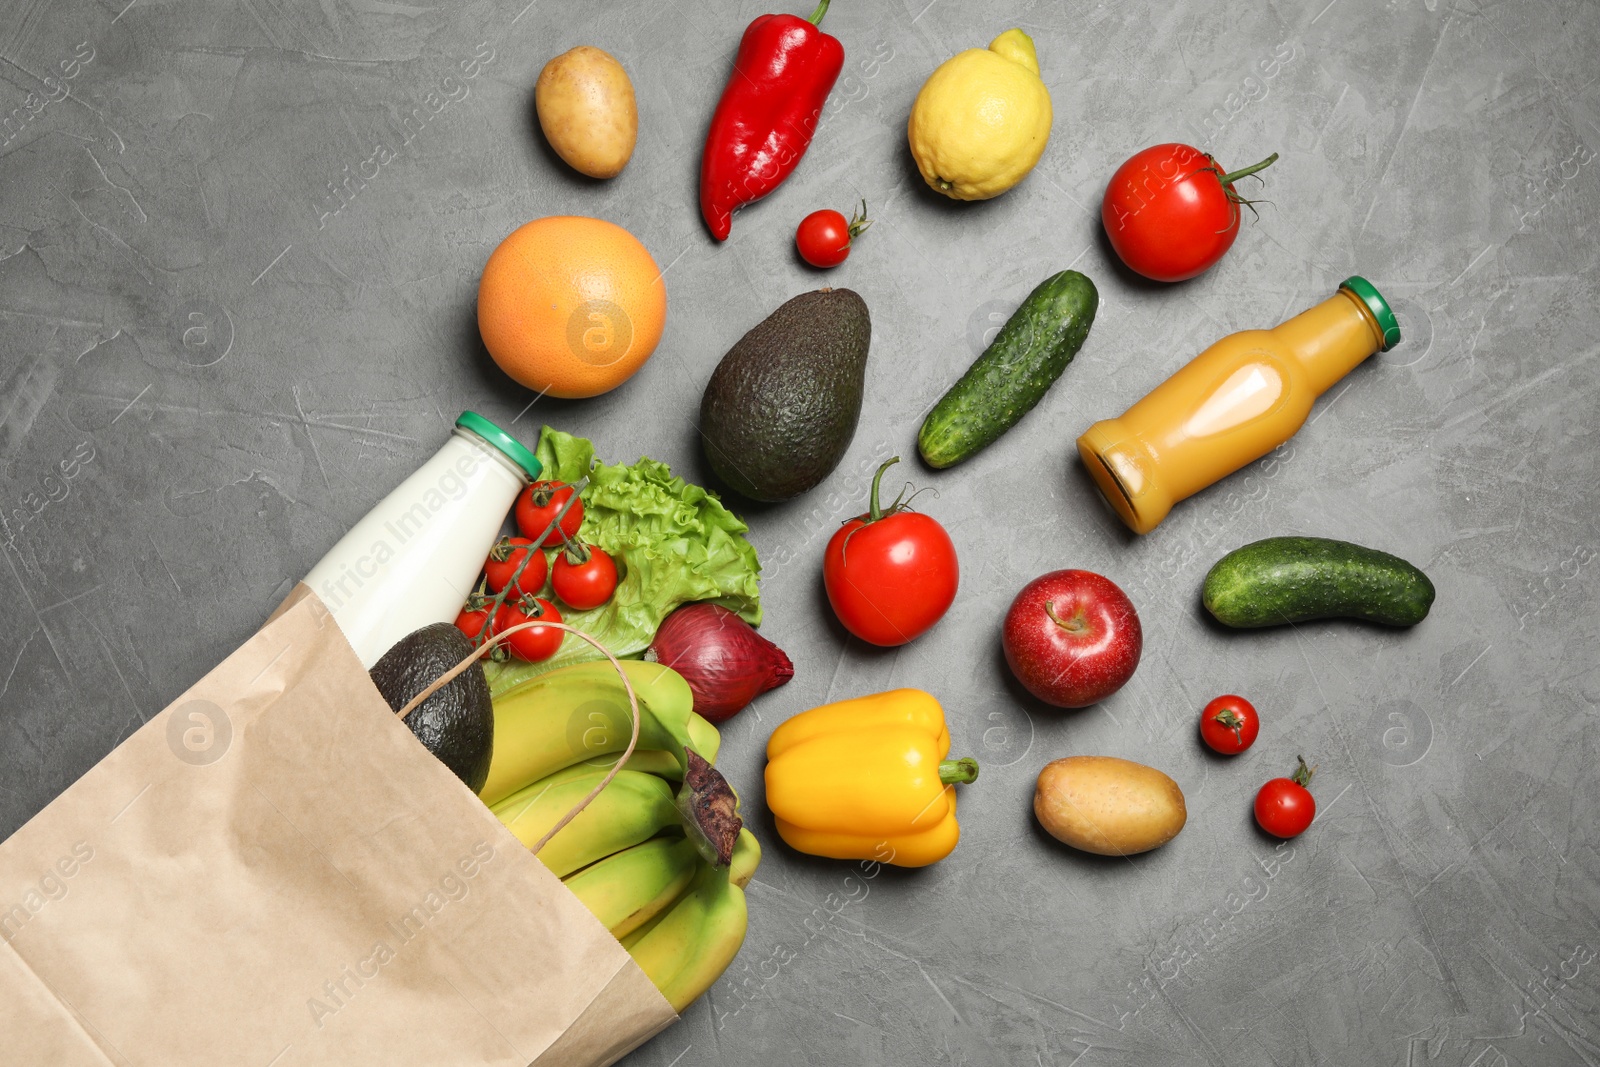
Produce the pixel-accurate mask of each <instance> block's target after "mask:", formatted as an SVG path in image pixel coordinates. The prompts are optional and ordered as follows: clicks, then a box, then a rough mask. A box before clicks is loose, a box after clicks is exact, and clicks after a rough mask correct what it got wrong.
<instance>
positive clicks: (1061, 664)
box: [1001, 570, 1144, 708]
mask: <svg viewBox="0 0 1600 1067" xmlns="http://www.w3.org/2000/svg"><path fill="white" fill-rule="evenodd" d="M1001 640H1002V642H1003V644H1004V645H1005V650H1006V662H1007V663H1008V664H1010V665H1011V673H1012V674H1015V675H1016V676H1017V681H1019V682H1021V683H1022V684H1023V685H1024V686H1026V687H1027V689H1028V692H1030V693H1032V694H1033V695H1034V696H1036V697H1038V698H1039V699H1040V700H1042V701H1044V702H1045V703H1046V704H1054V705H1055V706H1056V707H1058V708H1082V707H1087V706H1088V705H1090V704H1093V703H1095V702H1096V701H1100V700H1104V699H1105V698H1106V697H1108V696H1110V695H1111V694H1112V693H1115V692H1116V691H1117V690H1118V689H1121V688H1122V686H1123V684H1124V683H1126V682H1127V680H1128V679H1129V678H1132V677H1133V669H1134V668H1135V667H1137V666H1138V665H1139V653H1140V652H1141V651H1142V650H1143V649H1144V630H1143V629H1141V628H1140V626H1139V613H1138V612H1137V611H1135V610H1134V609H1133V601H1131V600H1129V599H1128V594H1126V593H1124V592H1123V591H1122V590H1121V589H1119V588H1118V587H1117V585H1116V583H1115V582H1113V581H1111V579H1109V578H1104V577H1101V576H1100V575H1098V574H1095V573H1094V572H1092V571H1071V570H1069V571H1051V572H1050V573H1049V574H1045V575H1041V576H1040V577H1038V578H1035V579H1034V580H1033V581H1031V582H1029V583H1028V584H1027V585H1025V586H1023V587H1022V592H1020V593H1018V594H1017V598H1016V599H1015V600H1013V601H1012V602H1011V610H1010V611H1008V612H1006V622H1005V628H1004V630H1003V631H1002V633H1001Z"/></svg>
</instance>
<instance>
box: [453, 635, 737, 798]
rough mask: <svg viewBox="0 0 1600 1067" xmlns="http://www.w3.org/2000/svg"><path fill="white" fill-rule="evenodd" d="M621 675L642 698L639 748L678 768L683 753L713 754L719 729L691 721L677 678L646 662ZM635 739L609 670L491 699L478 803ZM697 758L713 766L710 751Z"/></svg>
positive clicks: (633, 663) (577, 672) (550, 677)
mask: <svg viewBox="0 0 1600 1067" xmlns="http://www.w3.org/2000/svg"><path fill="white" fill-rule="evenodd" d="M622 667H623V670H624V671H626V672H627V675H628V680H629V681H630V682H631V683H632V685H633V690H634V693H635V694H636V695H637V696H638V697H639V716H640V717H639V744H638V747H639V748H644V749H664V750H666V751H668V752H670V753H672V755H673V756H674V757H675V758H676V759H677V760H678V761H679V763H680V765H681V764H682V763H683V758H684V757H683V749H684V746H685V745H688V746H689V747H691V748H694V749H695V750H696V751H700V749H701V748H702V747H706V746H708V745H709V747H711V748H713V749H715V748H716V747H717V745H716V743H715V742H714V741H713V739H714V738H716V737H717V734H716V727H714V726H712V725H711V724H710V723H708V722H705V720H703V719H701V720H700V722H694V721H693V720H694V719H697V718H699V716H696V715H695V714H694V710H693V709H694V694H693V692H692V691H691V690H690V689H689V683H688V682H685V681H684V680H683V678H682V676H680V675H679V674H678V673H677V672H676V671H674V670H672V669H671V668H670V667H664V666H662V665H661V664H659V663H646V662H644V661H643V660H623V661H622ZM632 731H633V724H632V720H631V716H630V714H629V709H628V697H627V691H626V690H625V689H624V688H623V685H622V679H621V678H619V677H617V672H616V671H615V670H614V669H613V668H612V666H611V664H609V663H606V662H603V661H602V662H598V663H577V664H574V665H572V666H570V667H562V668H560V669H559V670H554V671H549V672H548V673H545V674H541V675H539V676H538V677H536V678H533V679H530V680H529V681H527V682H524V683H522V684H521V685H519V686H516V687H515V688H513V689H511V690H508V691H507V692H505V693H503V694H501V695H500V696H498V697H496V698H495V701H494V754H493V757H492V758H491V760H490V762H489V778H488V780H487V781H486V782H485V783H484V786H483V788H482V789H481V790H479V791H478V795H479V796H480V797H482V798H483V802H484V803H485V804H489V805H491V806H492V805H494V804H497V803H499V802H500V801H502V800H504V799H505V798H506V797H508V796H510V795H511V794H512V793H514V792H516V791H517V790H519V789H522V788H523V787H525V786H527V785H528V784H529V783H530V782H535V781H537V780H539V779H541V778H544V777H545V776H547V775H549V774H552V773H554V772H555V771H558V770H561V769H562V768H563V767H570V766H572V765H573V764H575V763H580V762H582V761H584V760H588V759H593V758H594V757H596V756H604V755H607V754H609V753H613V752H621V751H622V750H623V749H625V748H627V747H628V738H629V736H630V735H631V733H632ZM697 742H698V743H697ZM701 755H702V756H705V758H706V759H708V760H711V759H714V758H715V752H714V751H713V752H712V753H711V754H710V755H707V754H706V753H704V752H701Z"/></svg>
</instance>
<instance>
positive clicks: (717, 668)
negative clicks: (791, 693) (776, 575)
mask: <svg viewBox="0 0 1600 1067" xmlns="http://www.w3.org/2000/svg"><path fill="white" fill-rule="evenodd" d="M645 659H647V660H650V661H651V662H652V663H660V664H663V665H665V666H668V667H671V668H672V669H673V670H675V671H677V672H678V673H679V674H681V675H683V680H684V681H686V682H688V683H689V688H690V690H692V691H693V692H694V710H695V711H696V712H697V713H698V714H700V715H701V716H703V717H705V718H706V719H709V720H710V721H711V722H713V723H722V722H726V721H728V720H729V719H731V718H733V717H734V715H736V714H738V713H739V712H740V711H742V710H743V709H744V708H745V706H746V705H748V704H749V703H750V702H751V701H752V700H754V699H755V698H756V697H758V696H760V695H761V694H762V693H765V692H766V691H767V690H769V689H775V688H777V687H778V686H780V685H782V684H783V683H784V682H787V681H788V680H789V679H790V678H792V677H794V664H793V663H791V662H790V660H789V657H788V656H786V655H784V652H783V649H781V648H779V647H778V646H777V645H775V644H773V643H772V642H771V641H768V640H767V639H766V638H765V637H762V636H761V635H760V634H758V633H756V631H755V627H753V626H751V625H750V624H749V623H747V622H745V621H744V620H743V619H741V618H739V616H738V615H737V614H735V613H734V612H732V611H729V610H728V609H727V608H725V607H723V606H721V605H720V604H712V603H710V602H707V601H702V602H700V603H698V604H685V605H684V606H683V607H681V608H679V609H678V610H676V611H674V612H673V613H672V614H671V615H668V616H667V618H666V620H665V621H664V622H662V624H661V628H660V629H659V630H657V631H656V636H655V639H654V640H653V641H651V642H650V648H649V649H648V650H647V651H646V652H645Z"/></svg>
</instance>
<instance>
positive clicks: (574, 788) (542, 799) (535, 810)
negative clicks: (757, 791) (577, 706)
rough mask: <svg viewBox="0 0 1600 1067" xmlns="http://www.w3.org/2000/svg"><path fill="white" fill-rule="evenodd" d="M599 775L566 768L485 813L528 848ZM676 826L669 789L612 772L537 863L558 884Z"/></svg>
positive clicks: (634, 774)
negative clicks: (594, 864)
mask: <svg viewBox="0 0 1600 1067" xmlns="http://www.w3.org/2000/svg"><path fill="white" fill-rule="evenodd" d="M605 775H606V771H605V770H603V769H600V768H595V767H581V766H580V767H569V768H567V769H566V770H564V771H560V772H557V773H556V774H553V775H551V776H550V777H549V778H546V779H542V780H540V781H537V782H535V783H533V784H532V785H530V786H528V787H526V788H525V789H521V790H518V791H517V792H516V793H513V794H512V795H511V796H509V797H507V798H506V799H505V800H502V801H501V802H500V803H499V804H496V805H495V806H494V807H493V808H491V809H490V810H491V811H493V812H494V814H495V817H496V818H498V819H499V820H500V821H501V822H502V823H503V824H505V826H506V828H507V829H508V830H510V831H511V832H512V833H513V834H515V835H516V836H517V840H519V841H521V842H522V843H523V844H524V845H527V846H529V847H532V846H533V845H534V844H536V843H537V842H538V840H539V838H541V837H543V836H544V835H545V834H546V833H548V832H549V830H550V828H551V827H552V826H554V825H555V824H556V823H557V822H559V821H560V820H561V818H562V816H564V815H566V813H567V812H569V811H571V810H572V809H573V808H574V807H575V806H577V804H578V802H579V801H581V800H582V799H583V798H584V797H586V796H588V795H589V792H590V790H592V789H593V788H594V787H595V786H596V785H598V784H599V782H600V779H602V778H604V777H605ZM682 825H683V824H682V823H681V822H680V821H679V818H678V807H677V804H676V803H674V801H673V797H672V787H671V786H670V785H669V784H668V783H667V782H666V781H665V780H664V779H661V778H657V777H656V776H655V775H653V774H641V773H639V772H638V771H629V770H623V771H618V772H617V776H616V778H614V779H612V781H611V784H610V785H608V786H606V787H605V789H604V790H603V791H602V792H601V793H600V795H599V796H597V797H595V798H594V800H593V801H592V802H591V803H590V804H589V806H588V807H586V808H584V809H583V811H581V812H580V813H579V814H578V816H577V818H575V819H573V820H572V821H571V822H570V823H568V824H567V825H566V826H564V827H562V829H561V832H560V833H558V834H556V835H555V836H554V837H552V838H551V839H550V840H549V842H548V843H547V844H546V845H545V846H544V848H542V849H540V850H539V860H540V861H541V862H542V863H543V864H544V865H545V866H546V867H548V868H550V870H551V871H553V872H554V873H555V875H556V877H558V878H564V877H566V876H567V875H569V874H571V873H572V872H573V871H576V870H579V869H580V868H583V867H587V866H588V865H589V864H591V863H593V862H595V861H596V860H599V859H604V858H605V857H606V856H609V855H611V854H612V853H613V852H621V851H622V850H623V849H625V848H631V847H632V846H634V845H637V844H639V843H640V842H641V841H647V840H649V839H650V838H652V837H654V836H655V835H656V834H658V833H660V832H661V831H662V830H665V829H669V828H673V829H681V828H682Z"/></svg>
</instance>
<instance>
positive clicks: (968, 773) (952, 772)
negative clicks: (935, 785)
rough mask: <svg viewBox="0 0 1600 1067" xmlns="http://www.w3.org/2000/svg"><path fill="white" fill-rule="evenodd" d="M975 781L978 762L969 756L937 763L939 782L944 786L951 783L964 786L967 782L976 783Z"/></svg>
mask: <svg viewBox="0 0 1600 1067" xmlns="http://www.w3.org/2000/svg"><path fill="white" fill-rule="evenodd" d="M977 780H978V761H977V760H975V759H973V758H972V757H971V756H965V757H963V758H961V759H947V760H940V761H939V781H941V782H943V783H944V784H945V785H950V784H951V783H952V782H960V783H961V784H963V785H965V784H967V783H968V782H976V781H977Z"/></svg>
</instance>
